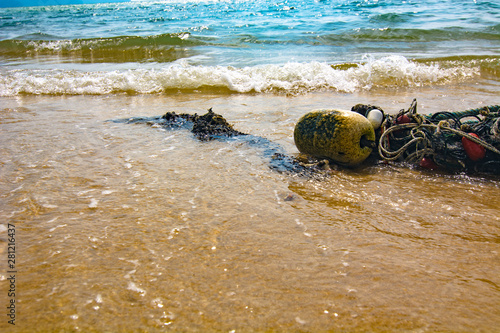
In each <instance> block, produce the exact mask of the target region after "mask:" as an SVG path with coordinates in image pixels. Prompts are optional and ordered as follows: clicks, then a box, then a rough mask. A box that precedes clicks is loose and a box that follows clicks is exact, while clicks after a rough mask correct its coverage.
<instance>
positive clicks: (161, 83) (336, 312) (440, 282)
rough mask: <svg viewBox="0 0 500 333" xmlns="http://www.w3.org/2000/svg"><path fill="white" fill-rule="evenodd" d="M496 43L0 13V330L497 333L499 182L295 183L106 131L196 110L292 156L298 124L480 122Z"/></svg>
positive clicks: (366, 16)
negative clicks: (410, 119) (313, 120)
mask: <svg viewBox="0 0 500 333" xmlns="http://www.w3.org/2000/svg"><path fill="white" fill-rule="evenodd" d="M499 19H500V4H499V3H498V2H497V1H481V0H467V1H466V0H455V1H437V0H424V1H412V0H407V1H377V0H363V1H361V0H356V1H355V0H339V1H333V0H332V1H327V0H325V1H319V0H317V1H293V0H290V1H270V0H257V1H243V0H241V1H237V0H227V1H222V0H221V1H197V0H191V1H189V0H179V1H175V0H174V1H150V2H142V1H131V2H122V3H106V4H88V5H85V4H83V5H64V6H63V5H61V6H38V7H16V8H0V130H1V131H0V142H1V146H0V216H1V219H0V223H1V224H0V257H1V258H2V260H1V261H0V286H1V288H0V293H1V294H2V297H1V298H0V302H1V307H2V308H3V309H4V310H3V315H2V317H1V318H3V319H1V320H0V330H1V331H2V332H69V331H71V332H79V331H81V332H109V331H111V332H163V331H172V332H221V331H226V332H264V331H265V332H270V331H273V332H274V331H276V332H287V331H294V332H296V331H311V332H324V331H329V332H367V331H369V332H436V331H440V332H495V331H496V330H497V329H498V327H500V310H499V309H500V287H499V286H500V280H499V277H500V265H499V262H500V257H499V252H500V217H499V216H500V209H499V203H500V201H499V200H498V197H499V193H500V179H499V178H498V177H497V176H494V175H473V174H472V175H471V174H462V173H449V172H443V171H429V170H422V169H420V168H418V167H414V166H408V165H401V164H397V163H386V164H384V163H376V164H374V165H363V166H362V167H359V168H342V167H339V168H337V169H335V170H334V171H332V172H331V173H329V174H327V175H324V174H323V175H321V176H318V177H307V176H304V175H293V174H289V173H286V172H285V173H282V172H278V171H276V170H273V169H272V168H270V167H269V160H268V158H267V157H266V156H265V154H263V150H264V149H265V148H262V149H261V148H259V147H256V146H255V145H249V144H248V143H247V142H245V141H243V140H230V141H224V140H213V141H208V142H200V141H199V140H197V139H196V138H195V137H194V136H193V135H192V133H190V132H189V131H188V130H185V129H182V128H178V129H173V128H163V127H160V126H148V125H146V124H125V123H123V122H121V123H120V122H113V121H110V120H116V119H127V118H133V117H153V116H159V115H162V114H164V113H166V112H168V111H172V112H177V113H189V114H194V113H197V114H203V113H204V112H206V110H208V109H209V108H213V110H214V111H215V112H217V113H219V114H221V115H223V116H224V117H225V118H226V119H227V120H228V121H229V122H230V123H231V124H232V125H233V126H234V128H235V129H237V130H240V131H242V132H245V133H250V134H253V135H255V136H259V137H262V138H264V139H265V140H268V141H269V142H272V143H273V144H276V145H278V146H279V147H281V148H280V149H282V151H283V152H284V153H285V154H288V155H290V156H298V154H299V153H298V150H297V148H296V147H295V144H294V141H293V130H294V126H295V124H296V122H297V121H298V119H299V118H300V117H301V116H302V115H304V114H305V113H307V112H309V111H311V110H314V109H325V108H340V109H347V110H348V109H350V108H351V107H352V106H353V105H355V104H358V103H364V104H372V105H378V106H380V107H381V108H382V109H383V110H384V111H385V112H387V113H389V114H396V113H397V112H399V110H401V109H406V108H408V107H409V105H410V103H411V101H412V100H413V99H414V98H416V99H417V101H418V112H420V113H422V114H429V113H434V112H439V111H462V110H467V109H474V108H479V107H483V106H488V105H498V104H500V98H499V96H500V23H499V21H500V20H499ZM12 304H14V305H12ZM14 324H15V325H14Z"/></svg>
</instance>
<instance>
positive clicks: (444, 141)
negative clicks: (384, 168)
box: [378, 99, 500, 167]
mask: <svg viewBox="0 0 500 333" xmlns="http://www.w3.org/2000/svg"><path fill="white" fill-rule="evenodd" d="M403 116H406V117H407V118H405V120H404V121H403V120H402V118H401V117H403ZM401 121H403V122H406V123H398V122H401ZM408 121H411V122H408ZM381 132H382V133H381V135H380V138H379V144H378V153H379V155H380V157H381V158H382V159H383V160H386V161H396V160H400V161H404V162H409V163H415V162H419V161H421V160H422V159H423V158H424V157H430V158H433V160H434V161H438V160H439V161H440V163H438V164H440V165H442V166H445V167H446V166H447V165H445V164H446V163H451V164H453V165H454V166H457V165H458V166H464V167H465V166H466V164H467V163H468V164H471V161H466V159H467V157H466V155H465V150H464V148H463V146H462V144H461V140H462V138H467V139H468V140H470V141H472V142H474V143H476V144H478V145H480V146H481V147H484V148H485V149H486V150H488V151H490V152H491V153H493V155H488V158H486V159H485V160H484V161H481V163H484V164H486V163H489V162H491V161H492V160H494V161H496V160H499V163H500V149H498V148H497V147H495V145H497V146H499V144H500V105H494V106H487V107H482V108H477V109H471V110H466V111H460V112H449V111H442V112H437V113H435V114H431V115H420V114H418V113H417V101H416V99H414V100H413V101H412V103H411V105H410V107H409V108H408V110H404V109H403V110H401V111H400V112H399V113H398V114H397V115H396V116H386V118H385V121H384V123H383V124H382V130H381ZM472 133H476V134H481V136H482V138H479V137H476V136H475V135H472ZM494 144H495V145H494ZM499 148H500V146H499ZM442 155H447V156H442ZM495 156H496V157H495ZM451 160H454V161H451ZM495 163H496V162H495Z"/></svg>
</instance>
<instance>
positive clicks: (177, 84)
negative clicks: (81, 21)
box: [0, 56, 480, 96]
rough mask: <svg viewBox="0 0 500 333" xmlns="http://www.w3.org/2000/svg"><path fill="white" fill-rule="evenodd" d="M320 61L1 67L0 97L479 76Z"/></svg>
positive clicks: (429, 81) (293, 89) (351, 85)
mask: <svg viewBox="0 0 500 333" xmlns="http://www.w3.org/2000/svg"><path fill="white" fill-rule="evenodd" d="M340 67H341V66H331V65H329V64H327V63H322V62H308V63H292V62H290V63H287V64H284V65H272V64H269V65H260V66H251V67H243V68H235V67H231V66H192V65H188V64H186V63H174V64H171V65H169V66H167V67H163V68H150V69H129V70H113V71H77V70H62V69H59V70H30V69H23V70H19V69H18V70H2V71H1V74H2V75H1V76H0V96H15V95H19V94H34V95H45V94H47V95H105V94H112V93H122V92H126V93H139V94H151V93H162V92H166V91H169V90H183V91H195V90H199V89H209V90H211V91H212V92H213V91H219V92H221V93H223V92H237V93H253V92H257V93H269V92H285V93H292V94H296V93H304V92H310V91H324V90H329V91H339V92H348V93H349V92H355V91H359V90H369V89H371V88H373V87H401V86H403V87H419V86H425V85H434V84H448V83H457V82H461V81H463V80H467V79H470V78H473V77H476V76H478V75H480V68H479V67H477V66H476V67H475V66H468V65H466V64H458V65H456V66H448V67H444V66H441V65H439V63H432V64H426V63H418V62H413V61H410V60H408V59H406V58H404V57H402V56H389V57H384V58H380V59H368V60H366V62H364V63H362V64H358V65H354V66H350V67H349V66H347V67H348V68H347V69H342V68H340Z"/></svg>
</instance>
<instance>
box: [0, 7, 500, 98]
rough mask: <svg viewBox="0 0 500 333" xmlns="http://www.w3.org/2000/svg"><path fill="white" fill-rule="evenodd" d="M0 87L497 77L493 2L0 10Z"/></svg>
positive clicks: (49, 90)
mask: <svg viewBox="0 0 500 333" xmlns="http://www.w3.org/2000/svg"><path fill="white" fill-rule="evenodd" d="M0 18H1V19H0V65H1V78H0V95H1V96H13V95H17V94H109V93H116V92H123V91H126V92H134V93H158V92H167V91H169V90H171V89H174V90H175V89H183V90H188V91H193V90H196V89H200V88H201V89H204V88H205V89H209V90H214V89H216V90H220V91H222V92H227V91H229V92H243V93H247V92H276V91H279V92H283V91H284V92H287V93H289V92H291V93H301V92H304V91H324V90H333V91H341V92H353V91H359V90H366V89H371V88H372V87H374V86H377V87H380V86H390V87H399V86H405V87H413V86H415V87H419V86H425V85H435V84H438V85H446V84H450V83H451V84H455V83H460V82H463V81H471V80H472V81H474V80H477V81H479V82H482V81H484V80H487V81H490V80H493V81H494V82H498V80H499V78H500V24H499V23H498V22H499V19H500V4H498V2H494V1H432V0H431V1H348V0H344V1H307V2H306V1H282V2H280V1H268V0H265V1H263V0H261V1H165V2H127V3H115V4H97V5H73V6H47V7H27V8H6V9H0Z"/></svg>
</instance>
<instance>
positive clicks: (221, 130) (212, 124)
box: [161, 108, 248, 141]
mask: <svg viewBox="0 0 500 333" xmlns="http://www.w3.org/2000/svg"><path fill="white" fill-rule="evenodd" d="M161 118H162V119H164V120H165V121H166V122H168V123H172V122H179V121H181V122H183V121H184V122H186V121H187V122H190V123H192V124H193V127H192V129H191V132H192V133H193V134H194V135H195V136H196V138H197V139H198V140H200V141H209V140H213V139H216V138H221V137H233V136H238V135H248V134H246V133H242V132H240V131H237V130H235V129H234V128H233V126H232V125H231V124H229V123H228V122H227V120H226V119H225V118H224V117H223V116H221V115H220V114H217V113H215V112H213V111H212V108H210V109H209V110H208V112H207V113H205V114H204V115H201V116H199V115H198V114H196V113H195V114H194V115H192V114H186V113H181V114H177V113H175V112H167V113H165V114H164V115H163V116H162V117H161Z"/></svg>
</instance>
